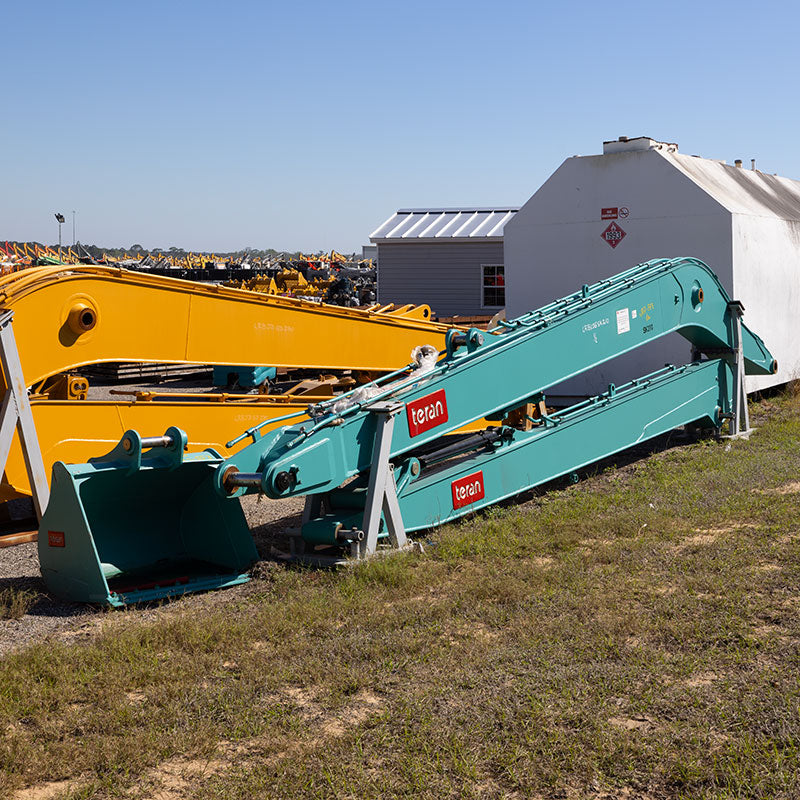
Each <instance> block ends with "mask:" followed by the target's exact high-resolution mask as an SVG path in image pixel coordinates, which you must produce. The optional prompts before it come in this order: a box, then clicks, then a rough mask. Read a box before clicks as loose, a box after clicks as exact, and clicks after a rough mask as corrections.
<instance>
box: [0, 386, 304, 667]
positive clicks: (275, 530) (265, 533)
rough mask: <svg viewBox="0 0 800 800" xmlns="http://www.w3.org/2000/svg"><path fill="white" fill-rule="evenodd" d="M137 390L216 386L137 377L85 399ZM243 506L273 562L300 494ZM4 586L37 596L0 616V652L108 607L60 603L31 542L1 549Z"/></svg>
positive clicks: (17, 511) (217, 595) (75, 628)
mask: <svg viewBox="0 0 800 800" xmlns="http://www.w3.org/2000/svg"><path fill="white" fill-rule="evenodd" d="M136 390H149V391H158V392H197V393H198V394H200V393H206V392H216V391H220V390H219V389H217V388H216V387H214V386H212V385H211V380H210V376H209V375H198V376H194V377H191V378H185V379H168V380H162V381H157V382H152V383H146V382H137V383H136V385H135V386H132V385H125V384H105V385H104V384H97V383H92V385H91V386H90V388H89V399H90V400H126V399H132V394H133V392H134V391H136ZM121 393H125V394H121ZM126 395H127V396H126ZM12 504H19V505H20V508H16V507H15V508H14V513H13V516H14V517H15V518H16V517H24V516H26V515H28V514H30V513H32V507H31V505H30V503H29V502H28V501H25V500H22V501H12ZM22 506H25V507H24V508H23V507H22ZM242 507H243V508H244V511H245V516H246V517H247V521H248V524H249V525H250V529H251V531H252V534H253V539H254V540H255V543H256V547H257V548H258V552H259V555H260V556H261V558H262V559H264V560H265V561H273V562H274V560H275V558H276V554H277V553H278V552H281V551H283V552H286V551H288V549H289V537H288V536H287V534H286V532H287V531H288V530H291V529H292V528H298V527H299V525H300V515H301V513H302V510H303V500H302V498H293V499H289V500H280V501H274V500H267V499H266V498H263V499H260V498H258V497H254V496H249V497H245V498H243V500H242ZM7 589H16V590H25V591H29V592H33V593H35V594H36V595H37V599H36V601H35V602H34V603H33V605H32V607H31V609H30V611H29V612H28V613H27V614H26V615H25V616H24V617H22V618H21V619H19V620H13V619H12V620H4V619H0V657H2V656H3V655H6V654H8V653H10V652H12V651H13V650H15V649H18V648H20V647H24V646H26V645H29V644H33V643H34V642H38V641H42V640H43V639H45V638H47V637H48V636H57V637H59V638H67V639H73V638H75V637H78V638H80V636H81V635H83V634H84V633H85V634H91V633H92V632H93V631H94V630H95V629H96V627H97V624H98V623H99V621H100V619H101V618H102V617H103V616H104V615H106V614H107V613H108V612H107V610H103V609H98V608H96V607H93V606H89V605H86V604H80V603H67V602H62V601H60V600H57V599H56V598H54V597H52V596H51V595H50V594H48V592H47V589H46V587H45V585H44V581H43V580H42V578H41V574H40V572H39V559H38V556H37V545H36V544H35V543H32V544H24V545H17V546H16V547H6V548H0V592H2V591H3V590H7ZM246 591H247V588H246V585H245V586H241V587H234V588H233V589H228V590H225V591H224V592H212V593H210V594H208V595H187V596H186V597H184V598H181V600H180V602H181V603H191V604H198V605H208V604H214V603H216V602H220V601H224V598H225V597H230V596H231V592H235V593H237V594H241V593H242V592H246ZM203 598H206V599H203ZM124 613H125V614H126V615H128V614H136V615H141V616H144V617H148V616H151V615H152V614H153V613H155V610H154V607H152V606H151V607H150V608H146V607H137V608H133V609H127V610H126V611H125V612H124Z"/></svg>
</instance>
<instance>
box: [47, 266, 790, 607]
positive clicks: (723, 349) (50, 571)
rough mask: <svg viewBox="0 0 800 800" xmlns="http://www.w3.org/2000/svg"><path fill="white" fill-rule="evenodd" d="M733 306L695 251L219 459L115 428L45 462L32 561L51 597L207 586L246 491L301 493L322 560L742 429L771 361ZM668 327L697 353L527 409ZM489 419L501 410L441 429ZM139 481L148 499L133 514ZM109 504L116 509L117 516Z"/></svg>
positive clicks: (235, 534) (448, 349) (221, 561)
mask: <svg viewBox="0 0 800 800" xmlns="http://www.w3.org/2000/svg"><path fill="white" fill-rule="evenodd" d="M740 316H741V306H740V305H739V304H738V303H736V302H735V301H732V300H731V299H730V298H729V296H728V295H727V293H726V292H725V290H724V288H723V287H722V286H721V284H720V283H719V281H718V280H717V278H716V276H715V275H714V274H713V272H712V271H711V270H710V269H709V268H708V267H707V266H706V265H705V264H703V263H702V262H700V261H698V260H696V259H692V258H682V259H672V260H658V261H650V262H646V263H644V264H640V265H638V266H637V267H634V268H633V269H631V270H628V271H627V272H624V273H622V274H620V275H617V276H615V277H613V278H610V279H608V280H605V281H600V282H599V283H596V284H594V285H591V286H584V287H582V289H581V290H580V291H578V292H576V293H575V294H573V295H570V296H568V297H565V298H563V299H562V300H559V301H557V302H555V303H551V304H549V305H547V306H544V307H543V308H541V309H539V310H537V311H533V312H531V313H529V314H526V315H525V316H523V317H520V318H518V319H516V320H513V321H510V322H501V323H500V325H499V327H497V328H495V329H493V330H491V331H488V332H483V331H479V330H475V329H473V330H469V331H451V332H449V333H448V334H447V339H446V346H445V347H444V348H443V352H441V353H440V354H439V357H438V359H434V358H426V357H421V358H419V359H418V360H417V361H416V363H414V364H411V365H410V366H408V367H406V368H403V369H400V370H398V371H396V372H395V373H393V374H391V375H389V376H387V377H386V378H385V379H382V380H380V381H376V382H375V383H374V384H373V385H370V386H368V387H366V388H364V387H360V388H359V389H357V390H354V391H353V392H351V393H349V394H347V395H344V396H342V397H340V398H337V399H334V400H330V401H324V402H322V403H319V404H316V405H315V406H313V407H311V408H309V420H307V421H305V422H303V423H302V424H297V425H288V426H286V427H283V428H279V429H276V430H273V431H269V432H267V433H266V434H265V433H264V430H265V429H264V427H262V426H254V427H252V428H249V429H248V430H247V431H246V432H245V434H243V435H242V437H240V439H242V438H248V437H249V438H250V439H251V442H250V444H249V445H247V446H246V447H244V448H243V449H242V450H240V451H239V452H237V453H235V454H234V455H233V456H231V457H229V458H223V457H222V456H220V455H219V453H216V452H214V451H208V452H206V453H203V454H191V455H187V456H184V455H183V445H184V442H185V435H184V434H183V433H182V432H181V431H180V430H178V429H171V431H168V432H167V434H165V435H164V436H162V437H156V438H154V439H149V440H148V439H144V440H142V439H141V437H139V435H138V433H136V432H135V431H128V432H127V433H126V434H125V436H124V437H123V439H122V441H121V442H120V444H119V445H118V447H117V448H116V449H115V450H114V451H112V453H110V454H109V455H108V456H105V457H103V458H101V459H95V460H93V461H90V462H89V463H88V464H78V465H72V466H65V465H63V464H57V465H56V468H55V469H54V478H53V492H52V495H51V502H50V505H49V506H48V509H47V512H46V513H45V516H44V518H43V521H42V528H41V531H40V537H39V547H40V561H41V563H42V571H43V575H44V576H45V579H46V580H47V582H48V585H50V587H51V588H52V589H53V590H54V591H56V592H57V593H61V594H63V595H65V596H68V597H72V598H73V599H92V600H95V601H97V602H107V603H110V604H112V605H119V604H122V603H125V602H132V601H135V600H138V599H149V598H150V597H151V596H152V592H153V591H156V592H161V596H163V595H165V594H173V593H179V592H182V591H188V590H190V589H191V588H193V587H194V586H195V585H196V587H197V588H206V587H207V586H208V582H209V580H210V578H209V575H208V574H207V570H206V572H203V571H202V570H200V572H201V573H202V574H200V575H199V577H198V576H197V575H196V573H197V569H198V566H197V565H198V563H200V562H202V563H207V562H212V563H214V564H216V567H215V569H217V570H218V572H219V575H220V576H222V577H219V578H218V582H219V585H226V584H225V581H230V580H233V581H235V580H237V579H240V578H242V576H243V575H244V572H243V571H244V570H246V568H247V566H248V563H249V561H248V559H251V558H252V557H253V555H252V551H248V550H247V547H246V544H245V541H246V537H247V529H246V525H245V523H244V520H243V515H242V514H241V509H240V508H239V503H238V501H237V498H238V497H239V496H240V495H242V494H245V493H254V492H258V493H263V494H265V495H267V496H268V497H271V498H282V497H290V496H297V495H305V496H306V511H305V513H304V517H303V529H302V545H301V549H304V550H305V557H306V558H308V559H310V560H320V559H321V555H320V553H321V551H322V549H328V550H330V549H331V548H332V549H333V550H334V551H338V552H339V553H340V554H341V553H342V552H344V553H347V552H349V553H350V555H351V556H357V557H358V556H363V555H368V554H371V553H373V552H375V550H376V548H377V547H378V543H379V540H380V539H383V540H388V542H389V543H391V544H392V545H393V546H396V547H402V546H403V545H404V544H405V543H406V537H405V534H406V532H407V531H412V530H417V529H421V528H425V527H430V526H432V525H437V524H441V523H442V522H446V521H448V520H451V519H454V518H456V517H458V516H460V515H462V514H465V513H469V512H471V511H474V510H476V509H478V508H481V507H483V506H486V505H489V504H491V503H495V502H498V501H499V500H502V499H504V498H507V497H510V496H512V495H514V494H517V493H519V492H522V491H524V490H526V489H529V488H531V487H534V486H537V485H540V484H542V483H544V482H546V481H548V480H552V479H553V478H557V477H559V476H561V475H564V474H567V473H569V472H571V471H573V470H576V469H579V468H580V467H582V466H584V465H586V464H588V463H591V462H593V461H596V460H598V459H601V458H603V457H606V456H609V455H611V454H613V453H616V452H619V451H620V450H623V449H625V448H627V447H629V446H631V445H633V444H636V443H638V442H642V441H646V440H647V439H650V438H652V437H654V436H657V435H659V434H661V433H664V432H665V431H668V430H670V429H672V428H674V427H676V426H679V425H685V424H690V423H696V424H698V425H700V426H704V427H707V428H710V429H714V430H717V431H719V430H720V429H721V427H722V426H723V424H724V423H725V421H726V420H731V419H734V420H735V426H734V425H733V424H732V425H731V428H732V430H733V429H734V427H735V428H736V429H738V426H739V421H738V420H739V413H740V412H741V405H742V402H743V400H746V398H745V396H744V383H743V381H744V373H745V372H747V373H750V374H768V373H773V372H775V371H776V369H777V364H776V363H775V361H774V359H773V358H772V356H771V354H770V353H769V351H768V350H767V348H766V347H765V345H764V343H763V342H762V341H761V339H759V338H758V337H757V336H756V335H755V334H753V333H752V332H751V331H749V330H748V329H747V328H746V327H745V326H744V325H742V323H741V319H740ZM670 333H679V334H681V335H682V336H684V337H685V338H686V339H687V340H688V342H689V343H691V345H692V349H693V351H694V353H695V358H694V360H693V361H692V363H690V364H687V365H683V366H675V367H666V368H664V369H662V370H659V371H657V372H654V373H653V374H651V375H647V376H644V377H642V378H639V379H637V380H634V381H632V382H631V383H629V384H626V385H624V386H620V387H614V386H610V387H609V388H608V391H607V392H606V393H604V394H602V395H600V396H597V397H594V398H590V399H589V400H587V401H585V402H584V403H580V404H578V405H575V406H572V407H571V408H569V409H567V410H565V411H562V412H559V413H552V414H548V413H547V411H546V409H545V412H544V413H543V414H540V415H539V416H538V417H536V418H533V417H528V416H527V410H529V409H531V408H532V407H533V404H539V408H541V403H540V401H541V398H542V393H543V392H544V390H546V389H548V388H549V387H551V386H553V385H556V384H558V383H560V382H562V381H564V380H566V379H568V378H570V377H572V376H574V375H577V374H579V373H581V372H583V371H586V370H589V369H592V368H593V367H595V366H597V365H599V364H602V363H603V362H605V361H608V360H610V359H612V358H615V357H616V356H619V355H621V354H623V353H626V352H628V351H630V350H633V349H635V348H638V347H642V346H645V345H647V344H648V343H649V342H650V341H651V340H653V339H656V338H659V337H662V336H665V335H668V334H670ZM419 344H422V342H419ZM436 349H439V348H436ZM423 350H424V348H423ZM701 354H703V355H705V356H706V357H707V358H706V359H705V360H700V356H701ZM745 408H746V404H745ZM484 417H485V418H488V419H497V420H498V421H499V422H500V424H499V425H498V426H494V427H489V428H488V429H486V430H485V431H482V432H481V433H478V434H474V433H473V434H459V435H457V436H455V437H451V436H448V437H447V439H443V438H442V437H444V436H445V435H446V434H450V433H453V432H454V431H456V430H458V429H459V428H462V427H463V426H465V425H466V424H468V423H471V422H474V421H475V420H478V419H481V418H484ZM511 419H514V420H516V421H517V423H519V422H520V421H521V423H522V424H516V423H515V424H510V423H509V421H510V420H511ZM148 493H151V494H152V496H153V497H154V498H156V499H157V502H154V504H153V506H152V507H153V509H154V511H155V510H156V509H157V512H156V513H151V514H149V515H148V517H147V520H146V521H145V520H143V519H142V518H141V517H142V516H143V515H147V514H148V509H149V508H150V506H149V504H148V503H147V501H146V497H147V494H148ZM165 507H166V508H168V509H169V513H168V514H166V513H165V512H164V509H165ZM115 508H126V509H128V512H129V513H125V514H121V513H120V514H116V515H115V512H114V509H115ZM140 508H141V509H143V510H142V511H138V509H140ZM143 529H146V530H147V531H148V537H149V538H148V540H147V541H148V542H150V541H151V539H153V537H154V536H155V537H156V538H155V540H154V543H153V544H144V545H142V546H139V545H137V542H139V541H140V537H141V535H142V534H141V531H142V530H143ZM53 533H55V537H54V544H53V545H52V546H51V545H50V544H48V539H47V537H48V535H49V534H53ZM71 540H73V541H75V542H76V543H77V544H76V546H78V545H80V544H81V543H83V544H84V545H85V543H86V542H90V543H94V546H95V552H96V554H97V557H96V558H95V559H94V561H92V559H88V561H87V559H83V560H81V559H77V560H76V558H77V557H76V555H75V552H77V551H74V552H73V553H72V554H70V552H69V542H70V541H71ZM223 541H224V542H228V543H229V547H228V548H227V550H226V549H225V548H224V547H221V545H220V543H221V542H223ZM198 542H200V543H201V544H200V546H199V547H198ZM98 543H99V544H98ZM150 549H153V550H156V549H157V551H158V556H159V558H158V559H157V560H158V562H159V564H162V565H163V564H164V563H170V562H175V564H176V565H178V566H175V567H174V568H172V569H171V570H168V571H167V572H168V573H169V575H172V576H174V575H175V574H176V573H180V580H184V578H185V581H184V582H183V583H177V584H170V583H169V578H168V579H167V582H166V583H164V584H163V585H162V584H156V586H155V589H154V588H153V581H152V580H150V579H149V577H148V576H149V574H150V573H151V572H152V571H153V565H152V563H151V562H152V560H153V558H152V553H150V552H149V550H150ZM86 550H87V548H85V547H84V551H86ZM204 552H208V553H211V554H213V557H211V556H207V557H203V555H202V554H203V553H204ZM106 555H107V556H108V557H105V556H106ZM78 562H80V565H81V566H80V569H79V567H78ZM94 562H96V563H94ZM87 563H88V566H87ZM184 565H188V566H184ZM237 570H238V572H237ZM78 572H80V573H81V574H80V576H78ZM184 572H185V575H184V574H183V573H184ZM142 575H144V576H145V580H144V582H142V578H141V576H142ZM193 576H194V577H193ZM90 583H91V584H92V587H93V588H92V591H91V592H89V591H88V590H86V588H85V587H86V586H87V585H89V584H90ZM212 583H213V580H212ZM89 595H91V598H89Z"/></svg>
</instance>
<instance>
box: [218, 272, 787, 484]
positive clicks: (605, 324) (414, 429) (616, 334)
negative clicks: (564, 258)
mask: <svg viewBox="0 0 800 800" xmlns="http://www.w3.org/2000/svg"><path fill="white" fill-rule="evenodd" d="M737 322H738V320H737V318H736V316H735V309H733V308H732V307H731V299H730V297H729V296H728V294H727V292H726V291H725V289H724V287H723V286H722V285H721V284H720V282H719V280H718V279H717V277H716V275H715V274H714V273H713V272H712V271H711V270H710V269H709V268H708V267H707V266H706V265H705V264H704V263H703V262H702V261H699V260H697V259H694V258H678V259H669V260H668V259H662V260H656V261H649V262H646V263H644V264H640V265H638V266H636V267H634V268H632V269H630V270H628V271H626V272H623V273H621V274H620V275H617V276H615V277H613V278H609V279H608V280H604V281H600V282H599V283H596V284H594V285H592V286H584V287H583V288H582V289H581V290H580V291H578V292H576V293H575V294H572V295H570V296H568V297H565V298H563V299H562V300H559V301H557V302H554V303H550V304H549V305H546V306H544V307H543V308H541V309H539V310H537V311H533V312H530V313H529V314H526V315H524V316H522V317H520V318H518V319H516V320H513V321H511V322H503V323H501V326H500V327H499V328H495V329H494V330H492V331H490V332H488V333H484V332H482V331H479V330H471V331H469V332H468V333H467V334H463V333H459V332H455V331H454V332H451V334H450V337H449V339H448V348H447V353H446V354H445V355H444V357H442V358H441V359H440V360H439V362H438V363H437V364H436V367H435V368H434V369H433V370H432V371H430V372H427V373H425V374H420V373H421V372H422V371H421V370H411V371H410V372H409V373H407V377H406V378H404V379H403V378H401V379H400V380H395V381H394V382H393V383H391V384H389V385H387V386H383V387H380V386H379V387H377V389H378V390H379V391H378V392H377V394H376V395H374V396H373V397H371V398H369V403H371V404H374V403H375V402H376V401H398V402H402V403H403V404H404V405H405V414H404V415H402V416H403V417H404V419H403V420H402V421H401V422H400V423H399V424H397V425H396V426H395V427H394V431H393V435H392V441H391V447H390V451H389V457H390V458H393V459H394V458H397V457H398V456H401V455H403V454H404V453H408V452H411V451H413V450H417V449H419V448H420V447H422V446H425V445H428V444H429V443H431V442H432V441H434V440H436V439H439V438H440V437H441V436H443V435H444V434H447V433H451V432H452V431H455V430H457V429H458V428H460V427H461V426H463V425H466V424H467V423H470V422H472V421H474V420H477V419H480V418H482V417H490V418H492V417H494V418H498V419H499V418H501V417H502V416H504V413H505V412H507V411H510V410H512V409H515V408H518V407H520V406H521V405H523V404H525V403H526V402H528V401H530V400H531V399H532V398H534V397H535V396H536V395H537V394H539V393H541V392H542V391H544V390H545V389H547V388H549V387H551V386H553V385H555V384H558V383H560V382H562V381H563V380H565V379H567V378H570V377H572V376H574V375H577V374H579V373H581V372H584V371H586V370H588V369H591V368H592V367H595V366H597V365H599V364H602V363H603V362H605V361H608V360H610V359H612V358H615V357H616V356H619V355H621V354H623V353H626V352H628V351H630V350H633V349H635V348H638V347H642V346H645V345H646V344H647V343H648V342H650V341H651V340H653V339H657V338H659V337H661V336H665V335H667V334H669V333H673V332H677V333H680V334H681V335H682V336H684V337H685V338H686V339H687V340H688V341H689V342H690V343H691V344H692V346H693V347H694V349H695V350H696V351H698V352H701V353H705V354H707V355H711V356H719V355H723V356H725V357H727V359H728V361H729V362H730V363H732V358H733V347H734V337H735V330H734V329H735V326H736V324H737ZM741 337H742V343H741V344H742V351H743V355H744V364H745V369H746V372H747V373H748V374H771V373H774V372H775V371H776V370H777V363H776V362H775V360H774V359H773V357H772V355H771V354H770V353H769V351H768V350H767V348H766V347H765V345H764V343H763V342H762V341H761V339H760V338H759V337H758V336H756V335H755V334H754V333H752V332H751V331H750V330H748V329H747V328H746V327H745V326H744V325H742V326H741ZM338 403H339V405H338V406H337V407H340V406H341V405H342V404H341V401H338ZM723 405H727V406H729V405H730V402H728V403H727V404H723ZM315 411H316V413H317V417H316V422H315V424H305V425H294V426H288V427H286V428H283V429H282V430H281V431H280V432H279V433H277V434H273V435H272V436H270V437H269V438H265V439H258V438H257V433H253V436H254V439H255V441H254V442H253V444H251V445H250V446H248V447H246V448H244V449H243V450H241V451H240V452H239V453H237V454H236V455H235V456H233V457H231V458H230V459H228V460H227V461H226V462H224V463H223V464H222V465H221V468H220V469H219V470H218V472H217V478H216V484H217V487H218V490H219V491H220V492H221V493H224V494H232V495H235V494H241V493H243V492H247V491H261V492H263V493H265V494H266V495H267V496H268V497H272V498H280V497H287V496H291V495H303V494H308V493H315V492H326V491H331V490H333V489H335V488H336V487H338V486H340V485H341V484H342V483H343V482H344V481H346V480H348V479H350V478H352V477H354V476H356V475H358V474H360V473H363V472H364V471H365V470H366V469H368V468H369V467H370V465H371V463H372V455H373V452H372V444H373V439H374V436H375V432H376V424H377V422H376V416H375V415H374V414H372V413H370V412H369V410H367V409H365V407H364V403H363V402H361V403H356V404H354V405H353V406H351V407H349V408H346V409H344V410H342V411H338V412H337V411H335V410H334V403H333V402H331V403H329V404H328V405H327V406H322V407H317V408H316V409H315ZM727 411H728V408H726V409H725V413H727ZM678 424H683V423H678ZM239 473H243V474H242V475H241V476H240V475H239Z"/></svg>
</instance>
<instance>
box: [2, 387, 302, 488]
mask: <svg viewBox="0 0 800 800" xmlns="http://www.w3.org/2000/svg"><path fill="white" fill-rule="evenodd" d="M313 400H314V398H313V397H305V398H300V399H297V400H295V401H294V402H291V403H288V402H282V401H280V400H278V401H269V400H267V401H263V400H262V401H261V402H243V403H239V402H204V401H187V400H181V401H179V402H164V403H162V402H141V401H133V400H130V401H122V402H118V401H108V400H100V401H93V400H34V401H33V402H32V403H31V409H32V410H33V420H34V423H35V425H36V433H37V436H38V439H39V447H40V449H41V451H42V459H43V460H44V463H45V467H46V468H47V479H48V481H49V480H50V468H51V467H52V465H53V463H54V462H56V461H65V462H67V463H82V462H85V461H88V460H89V459H90V458H95V457H96V456H99V455H102V454H104V453H107V452H108V451H109V450H111V449H112V448H113V447H114V445H115V444H116V443H117V442H118V441H119V440H120V438H121V437H122V434H123V433H125V431H126V430H129V429H130V428H135V429H136V430H137V431H139V432H140V433H141V434H142V435H144V436H156V435H160V434H162V433H163V432H164V431H165V430H166V429H167V428H168V427H169V426H170V425H179V426H180V427H181V428H182V429H183V430H185V431H186V433H187V434H188V436H189V447H190V450H191V451H192V452H197V451H199V450H204V449H205V448H207V447H213V448H214V449H215V450H218V451H219V452H220V453H222V454H223V455H225V454H229V453H230V454H232V453H234V452H236V450H238V449H240V448H241V447H244V446H245V445H246V444H247V441H249V440H247V441H244V442H241V443H240V444H238V445H237V446H236V447H234V448H233V449H230V450H229V449H228V448H226V447H225V443H226V442H228V441H230V440H231V439H233V438H234V437H236V436H238V435H239V434H240V433H241V432H242V431H244V430H246V429H247V428H251V427H252V426H253V425H257V424H258V423H259V422H262V421H263V420H265V419H267V418H270V417H272V418H275V419H277V418H278V417H280V416H282V415H284V414H291V413H293V412H295V411H303V410H304V409H305V408H306V407H307V406H308V403H309V402H311V401H313ZM301 419H303V417H298V420H301ZM272 427H274V426H271V425H267V426H265V427H264V428H263V430H264V431H267V430H270V429H271V428H272ZM30 493H31V490H30V485H29V483H28V475H27V472H26V471H25V463H24V461H23V458H22V450H21V448H20V445H19V441H18V439H17V438H16V437H15V439H14V443H13V445H12V447H11V452H10V453H9V456H8V461H7V462H6V471H5V476H4V480H3V482H2V483H1V484H0V502H3V501H6V500H10V499H12V498H14V497H20V496H23V495H29V494H30Z"/></svg>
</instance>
